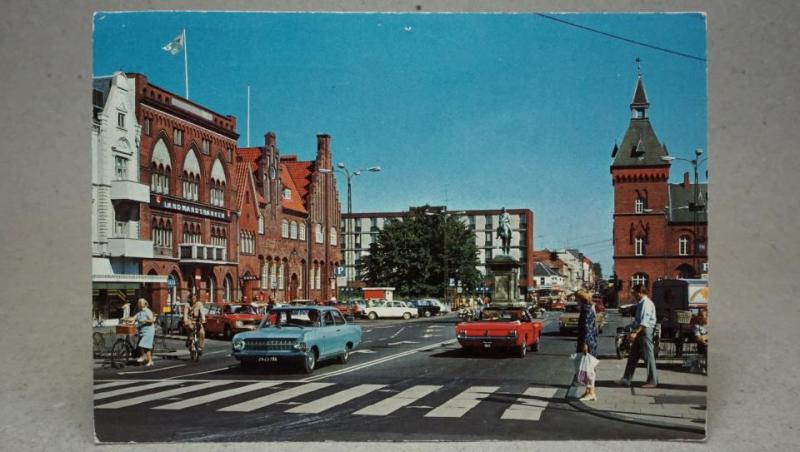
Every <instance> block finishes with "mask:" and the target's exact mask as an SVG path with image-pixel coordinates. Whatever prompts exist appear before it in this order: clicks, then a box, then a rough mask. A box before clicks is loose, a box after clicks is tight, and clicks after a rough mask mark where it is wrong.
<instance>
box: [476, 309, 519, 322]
mask: <svg viewBox="0 0 800 452" xmlns="http://www.w3.org/2000/svg"><path fill="white" fill-rule="evenodd" d="M523 318H524V314H523V313H522V310H521V309H484V310H483V312H482V313H481V320H486V321H489V322H513V321H515V320H522V319H523Z"/></svg>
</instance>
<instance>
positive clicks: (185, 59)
mask: <svg viewBox="0 0 800 452" xmlns="http://www.w3.org/2000/svg"><path fill="white" fill-rule="evenodd" d="M183 84H184V86H185V87H186V99H189V45H188V43H187V42H186V29H185V28H184V29H183Z"/></svg>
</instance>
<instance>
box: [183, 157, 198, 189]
mask: <svg viewBox="0 0 800 452" xmlns="http://www.w3.org/2000/svg"><path fill="white" fill-rule="evenodd" d="M182 185H183V197H184V198H186V199H188V200H190V201H197V200H198V199H199V198H198V193H199V190H198V188H199V187H200V163H198V161H197V155H195V153H194V149H190V150H189V152H187V153H186V158H185V159H184V160H183V184H182Z"/></svg>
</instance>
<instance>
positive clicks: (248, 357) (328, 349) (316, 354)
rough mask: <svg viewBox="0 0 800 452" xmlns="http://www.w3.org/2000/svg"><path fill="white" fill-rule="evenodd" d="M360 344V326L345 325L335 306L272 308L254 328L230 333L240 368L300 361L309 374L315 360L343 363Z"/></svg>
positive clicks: (312, 369) (314, 365) (315, 364)
mask: <svg viewBox="0 0 800 452" xmlns="http://www.w3.org/2000/svg"><path fill="white" fill-rule="evenodd" d="M360 343H361V327H360V326H357V325H351V324H348V323H347V321H346V320H345V318H344V317H343V316H342V314H341V313H340V312H339V310H337V309H336V308H332V307H327V306H296V307H295V306H292V307H282V308H275V309H273V310H272V311H271V312H270V313H269V314H268V315H265V316H264V318H263V319H262V320H261V324H260V325H259V327H258V329H256V330H255V331H248V332H244V333H239V334H237V335H235V336H233V341H232V345H233V357H234V358H236V359H237V360H238V361H239V363H240V364H241V365H242V367H246V366H247V365H249V364H254V363H264V362H272V363H283V362H290V361H291V362H302V364H303V369H304V370H305V371H306V373H311V372H313V371H314V368H315V367H316V366H317V362H319V361H321V360H324V359H331V358H335V359H337V360H338V361H339V362H340V363H342V364H344V363H346V362H347V360H348V359H349V358H350V352H351V351H352V350H353V349H355V348H356V347H357V346H358V345H359V344H360Z"/></svg>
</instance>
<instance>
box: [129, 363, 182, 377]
mask: <svg viewBox="0 0 800 452" xmlns="http://www.w3.org/2000/svg"><path fill="white" fill-rule="evenodd" d="M185 365H186V364H176V365H174V366H169V367H159V368H157V369H150V370H132V371H130V372H117V375H133V374H149V373H151V372H161V371H162V370H167V369H174V368H176V367H183V366H185Z"/></svg>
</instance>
